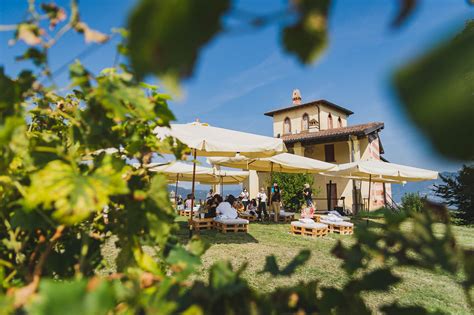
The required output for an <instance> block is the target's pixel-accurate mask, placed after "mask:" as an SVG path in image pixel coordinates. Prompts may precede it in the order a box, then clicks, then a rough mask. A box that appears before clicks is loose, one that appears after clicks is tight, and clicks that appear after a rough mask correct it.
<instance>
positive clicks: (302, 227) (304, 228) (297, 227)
mask: <svg viewBox="0 0 474 315" xmlns="http://www.w3.org/2000/svg"><path fill="white" fill-rule="evenodd" d="M290 227H291V230H290V231H291V233H292V234H296V235H306V236H313V237H321V236H325V235H327V234H328V233H329V228H328V226H327V225H326V224H322V223H302V222H299V221H293V222H291V225H290Z"/></svg>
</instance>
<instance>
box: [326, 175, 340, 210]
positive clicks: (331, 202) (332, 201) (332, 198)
mask: <svg viewBox="0 0 474 315" xmlns="http://www.w3.org/2000/svg"><path fill="white" fill-rule="evenodd" d="M326 193H327V201H328V211H330V210H334V207H336V206H337V185H336V184H335V183H332V182H331V181H329V183H328V184H326Z"/></svg>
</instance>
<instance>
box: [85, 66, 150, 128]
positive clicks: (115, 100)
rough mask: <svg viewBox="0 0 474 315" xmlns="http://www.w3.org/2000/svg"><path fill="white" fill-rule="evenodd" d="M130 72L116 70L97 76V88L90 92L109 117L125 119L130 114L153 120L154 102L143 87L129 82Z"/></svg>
mask: <svg viewBox="0 0 474 315" xmlns="http://www.w3.org/2000/svg"><path fill="white" fill-rule="evenodd" d="M128 80H130V78H129V76H128V74H117V73H114V70H111V72H110V73H105V72H104V74H103V75H101V76H100V77H98V78H97V82H98V83H99V84H98V86H97V88H96V89H95V90H94V91H93V92H92V93H91V94H90V96H91V97H93V98H94V99H95V100H97V101H98V102H99V103H100V104H101V105H102V106H103V107H104V108H105V109H106V110H107V111H108V113H109V117H110V118H113V119H116V120H124V119H125V118H126V117H128V116H133V117H136V118H141V119H144V120H152V119H154V118H155V113H154V104H153V102H151V101H150V99H149V98H148V97H147V96H146V95H145V92H144V90H143V89H142V88H140V87H138V86H136V85H132V84H128V82H127V81H128Z"/></svg>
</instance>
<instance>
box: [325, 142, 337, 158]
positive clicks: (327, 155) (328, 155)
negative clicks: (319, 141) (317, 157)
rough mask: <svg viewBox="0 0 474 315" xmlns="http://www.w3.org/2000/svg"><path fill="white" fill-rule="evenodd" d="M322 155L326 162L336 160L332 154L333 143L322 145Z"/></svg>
mask: <svg viewBox="0 0 474 315" xmlns="http://www.w3.org/2000/svg"><path fill="white" fill-rule="evenodd" d="M324 156H325V160H326V162H336V158H335V155H334V144H326V145H325V146H324Z"/></svg>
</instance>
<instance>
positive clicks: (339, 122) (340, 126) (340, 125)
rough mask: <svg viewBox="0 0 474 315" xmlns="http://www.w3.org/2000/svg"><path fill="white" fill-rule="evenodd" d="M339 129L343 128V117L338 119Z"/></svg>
mask: <svg viewBox="0 0 474 315" xmlns="http://www.w3.org/2000/svg"><path fill="white" fill-rule="evenodd" d="M337 127H338V128H342V119H341V117H339V118H338V119H337Z"/></svg>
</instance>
